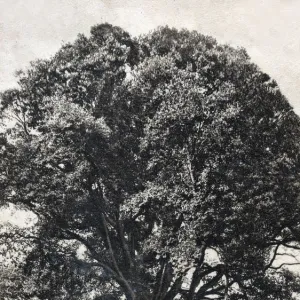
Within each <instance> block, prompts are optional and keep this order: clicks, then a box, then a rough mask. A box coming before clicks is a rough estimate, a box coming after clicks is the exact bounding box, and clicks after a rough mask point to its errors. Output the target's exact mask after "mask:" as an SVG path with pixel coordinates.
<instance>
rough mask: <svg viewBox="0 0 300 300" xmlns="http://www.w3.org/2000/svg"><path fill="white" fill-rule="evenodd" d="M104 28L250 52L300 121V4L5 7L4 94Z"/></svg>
mask: <svg viewBox="0 0 300 300" xmlns="http://www.w3.org/2000/svg"><path fill="white" fill-rule="evenodd" d="M103 22H109V23H111V24H113V25H118V26H121V27H122V28H124V29H125V30H127V31H128V32H129V33H131V34H132V35H134V36H136V35H139V34H142V33H147V32H148V31H150V30H153V29H154V28H156V27H157V26H159V25H169V26H171V27H176V28H187V29H195V30H197V31H199V32H201V33H203V34H206V35H211V36H213V37H215V38H216V39H217V40H218V41H220V42H222V43H229V44H231V45H233V46H242V47H245V48H246V49H247V51H248V53H249V55H250V57H251V58H252V61H253V62H255V63H256V64H258V65H259V66H260V68H261V69H262V70H263V71H264V72H266V73H268V74H269V75H270V76H271V77H272V78H274V79H275V80H276V81H277V83H278V84H279V86H280V89H281V91H282V92H283V94H284V95H285V96H286V97H287V98H288V100H289V102H290V103H291V104H292V106H293V107H294V108H295V111H296V112H297V113H298V114H299V115H300V0H118V1H117V0H25V1H24V0H9V1H7V0H0V90H4V89H7V88H10V87H14V86H15V85H16V78H15V77H14V73H15V71H16V70H18V69H21V68H26V66H28V64H29V62H30V61H32V60H35V59H38V58H48V57H50V56H51V55H53V54H54V53H55V52H56V51H57V50H58V49H59V47H60V46H61V45H62V44H63V43H65V42H69V41H73V40H74V39H75V38H76V36H77V34H78V33H84V34H89V30H90V27H91V26H93V25H95V24H99V23H103Z"/></svg>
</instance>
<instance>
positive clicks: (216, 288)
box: [0, 24, 300, 300]
mask: <svg viewBox="0 0 300 300" xmlns="http://www.w3.org/2000/svg"><path fill="white" fill-rule="evenodd" d="M1 99H2V101H1V112H2V120H3V122H4V123H5V122H6V123H7V119H8V118H14V120H15V125H14V126H13V127H12V128H10V129H7V130H5V131H4V132H3V134H2V136H1V145H2V147H1V150H0V151H1V152H0V155H1V162H0V163H1V172H2V173H1V177H0V178H1V180H0V185H1V191H2V203H3V205H5V204H6V205H7V204H8V203H12V204H14V205H15V206H17V207H18V208H20V209H23V210H25V211H30V212H32V213H34V214H35V215H36V220H35V222H34V223H33V225H32V228H31V231H29V230H28V229H27V230H26V231H24V230H22V229H20V230H19V231H17V232H15V233H14V234H11V232H9V231H8V234H9V236H10V239H7V234H6V235H3V237H2V243H3V244H6V245H14V243H15V240H16V239H18V242H20V241H23V242H24V243H27V244H28V242H29V243H30V249H29V250H30V251H29V253H28V248H26V251H25V250H24V251H25V252H26V260H25V261H24V263H23V272H24V275H26V277H27V278H28V282H27V283H26V281H24V284H23V286H22V287H21V288H20V289H19V290H20V291H21V295H23V298H24V299H31V298H32V299H33V297H36V298H38V299H74V300H75V299H98V300H99V299H120V298H121V297H125V298H126V299H130V300H143V299H145V300H146V299H149V300H150V299H151V300H169V299H191V300H193V299H195V300H196V299H209V298H210V297H213V298H214V299H232V300H234V299H270V300H271V299H293V297H295V295H296V294H295V293H297V292H298V291H299V282H298V278H297V277H296V276H295V274H293V273H291V272H290V271H288V270H286V269H284V263H285V261H283V262H281V263H280V264H279V265H276V261H277V257H278V256H279V257H282V252H283V251H285V250H286V249H288V248H289V249H290V248H293V249H294V250H298V249H300V246H298V242H299V237H300V218H299V209H300V204H299V187H300V186H299V182H300V181H299V179H300V178H299V175H300V174H299V170H300V169H299V166H300V160H299V146H300V145H299V137H300V131H299V129H300V123H299V118H298V117H297V116H296V115H295V114H294V112H293V110H292V109H291V107H290V105H289V104H288V102H287V100H286V99H285V97H284V96H283V95H282V94H281V93H280V91H279V89H278V86H277V84H276V83H275V82H274V81H273V80H271V79H270V77H269V76H268V75H267V74H264V73H263V72H261V71H260V70H259V68H258V67H257V66H255V65H254V64H253V63H251V62H250V60H249V57H248V55H247V53H246V51H245V50H244V49H235V48H232V47H230V46H227V45H219V44H218V43H217V42H216V41H215V40H214V39H213V38H211V37H206V36H203V35H201V34H199V33H197V32H189V31H187V30H181V31H177V30H175V29H170V28H168V27H162V28H158V29H157V30H156V31H154V32H151V33H149V34H148V35H145V36H141V37H139V38H138V39H133V38H131V37H130V35H129V34H128V33H126V32H124V31H123V30H122V29H121V28H118V27H113V26H111V25H109V24H102V25H98V26H95V27H93V28H92V29H91V36H90V37H85V36H83V35H80V36H78V38H77V40H76V41H75V42H74V43H73V44H67V45H64V46H63V47H62V48H61V49H60V50H59V51H58V52H57V53H56V54H55V55H54V56H53V57H52V58H51V59H49V60H45V61H37V62H35V63H32V65H31V67H30V68H29V69H28V70H27V71H25V72H19V88H18V89H15V90H8V91H5V92H4V93H2V97H1ZM18 249H19V250H20V251H21V250H22V249H23V248H18ZM24 249H25V248H24ZM213 258H214V259H213ZM295 263H297V262H295ZM292 264H294V263H292ZM29 282H30V286H31V288H30V289H29V290H28V288H27V289H26V284H27V287H28V283H29Z"/></svg>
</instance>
